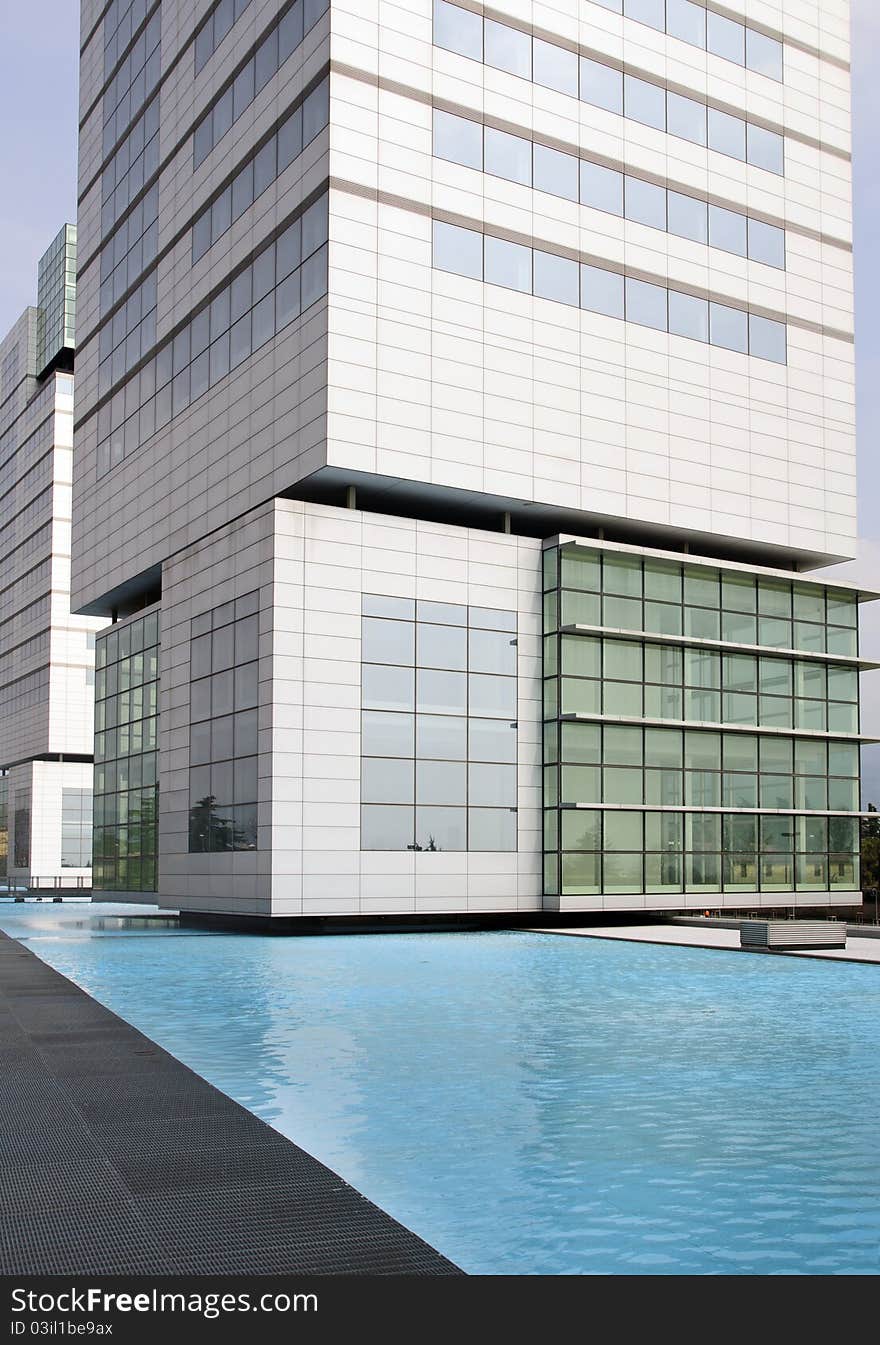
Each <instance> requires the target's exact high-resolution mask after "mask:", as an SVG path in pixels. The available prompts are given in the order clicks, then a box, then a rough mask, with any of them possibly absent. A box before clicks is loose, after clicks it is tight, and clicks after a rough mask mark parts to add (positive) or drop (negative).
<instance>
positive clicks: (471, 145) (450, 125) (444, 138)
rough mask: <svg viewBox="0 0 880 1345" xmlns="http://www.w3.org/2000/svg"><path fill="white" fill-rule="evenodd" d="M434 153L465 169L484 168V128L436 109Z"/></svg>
mask: <svg viewBox="0 0 880 1345" xmlns="http://www.w3.org/2000/svg"><path fill="white" fill-rule="evenodd" d="M434 153H435V155H436V156H437V157H438V158H439V159H449V160H450V161H451V162H452V163H460V164H462V165H463V166H464V167H465V168H476V169H482V167H483V128H482V126H481V125H480V124H479V122H476V121H468V119H467V118H466V117H454V116H452V115H451V113H449V112H440V111H438V110H437V109H436V108H435V109H434Z"/></svg>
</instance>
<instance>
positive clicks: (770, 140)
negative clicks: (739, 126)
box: [748, 123, 785, 177]
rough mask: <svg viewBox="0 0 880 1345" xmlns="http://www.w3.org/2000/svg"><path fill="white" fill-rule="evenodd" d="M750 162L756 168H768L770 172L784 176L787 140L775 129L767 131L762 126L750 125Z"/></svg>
mask: <svg viewBox="0 0 880 1345" xmlns="http://www.w3.org/2000/svg"><path fill="white" fill-rule="evenodd" d="M748 151H749V163H751V164H754V165H755V167H756V168H766V170H767V172H768V173H776V174H777V175H778V176H780V177H781V176H782V175H783V174H784V172H785V142H784V140H783V138H782V136H781V135H778V134H777V133H776V132H775V131H765V130H764V129H763V127H761V126H753V125H752V124H751V123H749V127H748Z"/></svg>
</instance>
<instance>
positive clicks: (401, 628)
mask: <svg viewBox="0 0 880 1345" xmlns="http://www.w3.org/2000/svg"><path fill="white" fill-rule="evenodd" d="M361 657H362V659H363V660H364V662H366V663H396V664H409V665H412V664H415V665H417V666H418V667H420V668H451V669H456V670H459V671H469V672H472V673H500V674H502V675H503V676H507V677H513V676H515V675H516V639H515V637H512V636H511V635H510V634H509V633H508V632H507V631H493V630H480V629H470V630H468V629H467V628H466V627H462V626H452V627H450V626H441V625H434V624H433V623H432V622H428V621H419V622H408V621H393V620H387V619H385V618H383V617H369V616H367V617H364V618H363V619H362V621H361Z"/></svg>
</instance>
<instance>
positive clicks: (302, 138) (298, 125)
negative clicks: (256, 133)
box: [192, 79, 330, 265]
mask: <svg viewBox="0 0 880 1345" xmlns="http://www.w3.org/2000/svg"><path fill="white" fill-rule="evenodd" d="M329 120H330V81H329V79H323V80H322V81H321V83H320V84H319V85H317V87H316V88H314V89H312V91H311V93H309V94H308V95H307V96H306V97H305V98H304V99H303V100H302V101H301V102H300V103H299V105H298V106H297V107H295V108H294V109H293V111H292V112H290V113H288V115H287V116H286V117H285V118H284V120H283V121H282V122H280V124H279V126H278V129H277V131H275V132H274V134H273V135H271V136H270V137H269V139H268V140H267V141H266V142H265V144H263V145H261V146H260V148H259V149H258V150H256V151H255V152H254V153H253V154H252V155H251V156H250V158H249V159H248V160H247V162H246V163H244V164H243V165H242V167H241V168H240V169H239V170H238V172H237V173H236V175H235V177H234V178H233V179H232V181H231V182H230V183H229V185H228V186H226V187H224V189H223V190H222V191H221V192H220V193H219V195H217V196H216V197H214V199H213V200H212V201H210V202H209V203H208V205H207V206H206V207H205V209H204V210H202V211H201V212H200V214H198V215H197V216H196V218H195V219H194V220H193V231H192V259H193V265H195V263H196V262H197V261H198V260H199V259H200V258H201V257H204V255H205V253H206V252H207V251H208V249H209V248H210V247H212V246H213V245H214V243H216V242H217V239H218V238H220V237H222V235H223V234H225V233H226V230H227V229H229V228H231V226H232V225H233V224H234V223H235V221H236V220H237V219H240V218H241V216H242V215H243V214H244V212H245V211H246V210H248V209H249V208H250V206H252V205H253V203H254V201H256V200H257V198H258V197H259V196H262V194H263V192H264V191H266V189H267V188H268V187H270V186H271V185H272V183H273V182H274V181H275V180H276V178H278V177H280V175H281V174H282V173H283V172H284V170H285V169H286V168H289V167H290V165H291V164H292V163H293V161H294V160H295V159H296V158H297V157H298V156H299V155H300V154H301V153H302V151H303V149H304V148H305V147H306V145H308V144H310V143H311V142H312V140H314V138H315V136H316V135H317V134H318V132H319V131H322V130H323V129H324V127H325V126H326V125H327V124H328V122H329Z"/></svg>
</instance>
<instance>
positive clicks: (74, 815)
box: [61, 789, 92, 869]
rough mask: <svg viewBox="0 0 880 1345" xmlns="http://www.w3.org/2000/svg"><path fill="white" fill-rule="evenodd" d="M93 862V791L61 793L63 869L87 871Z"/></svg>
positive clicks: (67, 790) (65, 790) (79, 790)
mask: <svg viewBox="0 0 880 1345" xmlns="http://www.w3.org/2000/svg"><path fill="white" fill-rule="evenodd" d="M91 862H92V791H91V790H90V789H62V791H61V867H62V869H87V868H88V867H89V865H90V864H91Z"/></svg>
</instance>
